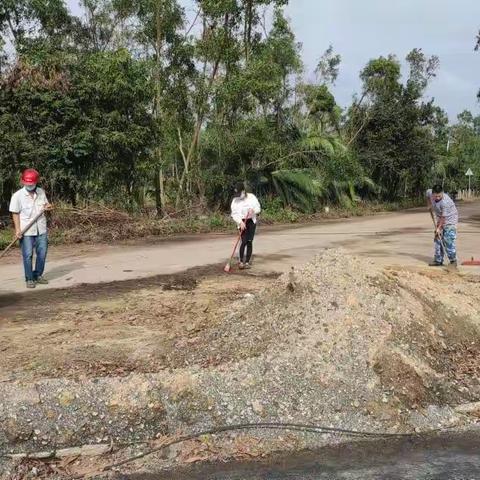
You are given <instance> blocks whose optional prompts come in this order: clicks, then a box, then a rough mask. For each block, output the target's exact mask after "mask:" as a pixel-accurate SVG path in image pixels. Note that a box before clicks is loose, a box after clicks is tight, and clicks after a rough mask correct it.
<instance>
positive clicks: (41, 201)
mask: <svg viewBox="0 0 480 480" xmlns="http://www.w3.org/2000/svg"><path fill="white" fill-rule="evenodd" d="M39 180H40V174H39V173H38V172H37V171H36V170H34V169H33V168H29V169H27V170H25V171H24V172H23V173H22V178H21V182H22V184H23V188H21V189H20V190H18V191H17V192H15V193H14V194H13V195H12V199H11V200H10V212H11V213H12V216H13V223H14V225H15V235H16V236H17V238H18V239H19V240H20V246H21V249H22V257H23V267H24V269H25V280H26V282H27V288H35V287H36V285H37V284H40V285H46V284H47V283H48V281H47V280H46V279H45V278H43V272H44V270H45V261H46V258H47V250H48V238H47V219H46V217H45V215H44V214H42V212H45V211H46V210H50V209H51V208H52V205H50V203H49V201H48V200H47V196H46V195H45V192H44V191H43V190H42V189H41V188H40V187H38V186H37V184H38V182H39ZM39 214H40V216H39V217H38V219H37V220H36V221H35V223H34V224H33V225H32V226H31V227H30V228H28V230H26V231H25V228H26V227H28V225H29V224H30V223H31V222H32V220H33V219H35V217H37V216H38V215H39ZM34 250H35V253H36V256H37V258H36V261H35V269H33V261H32V260H33V251H34Z"/></svg>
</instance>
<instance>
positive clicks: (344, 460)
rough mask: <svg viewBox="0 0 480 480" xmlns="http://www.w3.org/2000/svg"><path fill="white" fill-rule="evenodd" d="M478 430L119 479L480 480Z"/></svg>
mask: <svg viewBox="0 0 480 480" xmlns="http://www.w3.org/2000/svg"><path fill="white" fill-rule="evenodd" d="M479 435H480V432H479V431H478V429H477V431H472V432H471V433H469V434H464V435H463V434H460V435H451V436H445V435H443V436H440V437H432V438H428V437H427V438H418V439H408V440H388V441H381V442H370V443H359V444H355V443H353V444H346V445H343V446H341V447H327V448H325V449H323V450H321V451H318V452H305V453H297V454H293V455H283V456H282V457H281V458H277V459H272V460H271V461H270V462H268V461H261V462H250V463H248V462H245V463H243V464H242V463H232V464H220V465H215V464H213V465H198V466H193V467H191V468H189V469H185V470H183V471H181V470H180V471H176V472H175V471H170V472H167V473H160V472H157V473H155V464H153V465H150V468H149V470H150V473H134V474H130V475H123V476H122V475H119V480H120V479H122V480H167V479H168V480H367V479H368V480H479V479H480V455H478V445H479V440H480V437H479Z"/></svg>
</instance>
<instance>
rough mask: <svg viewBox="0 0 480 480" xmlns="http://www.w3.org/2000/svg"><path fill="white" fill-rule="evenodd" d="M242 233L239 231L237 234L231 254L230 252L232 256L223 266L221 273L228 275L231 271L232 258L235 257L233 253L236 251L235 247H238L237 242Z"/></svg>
mask: <svg viewBox="0 0 480 480" xmlns="http://www.w3.org/2000/svg"><path fill="white" fill-rule="evenodd" d="M242 233H243V232H242V231H240V233H239V234H238V237H237V241H236V242H235V245H234V247H233V252H232V255H231V257H230V258H229V259H228V262H227V264H226V265H225V267H224V269H223V271H224V272H227V273H229V272H230V270H231V269H232V260H233V256H234V255H235V252H236V250H237V247H238V242H240V239H241V238H242Z"/></svg>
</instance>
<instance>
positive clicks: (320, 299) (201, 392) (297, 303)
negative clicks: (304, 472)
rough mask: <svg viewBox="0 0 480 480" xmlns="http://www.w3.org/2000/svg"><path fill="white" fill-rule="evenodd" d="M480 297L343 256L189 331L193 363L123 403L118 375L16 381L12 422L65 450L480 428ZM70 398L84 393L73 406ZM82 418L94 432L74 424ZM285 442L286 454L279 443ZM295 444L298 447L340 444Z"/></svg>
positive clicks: (454, 278)
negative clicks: (310, 432)
mask: <svg viewBox="0 0 480 480" xmlns="http://www.w3.org/2000/svg"><path fill="white" fill-rule="evenodd" d="M245 281H247V279H246V280H245ZM479 296H480V279H479V278H478V277H473V276H472V277H471V276H461V275H459V274H453V273H447V272H444V271H441V270H435V271H432V270H417V271H414V270H400V269H393V268H391V269H384V268H381V267H378V266H376V265H374V264H373V263H371V262H369V261H367V260H364V259H360V258H356V257H352V256H350V255H347V254H346V253H345V252H343V251H341V250H329V251H325V252H324V253H323V254H321V255H319V256H318V257H317V258H315V259H314V260H313V261H312V262H311V263H309V264H307V265H306V266H304V267H302V268H300V269H298V270H295V271H292V272H290V273H288V274H285V275H283V276H282V277H280V278H279V279H277V280H275V281H273V283H272V284H271V285H270V286H269V287H267V288H265V289H264V290H263V291H257V292H255V293H253V294H252V293H247V294H245V295H244V296H243V297H242V298H241V299H239V300H236V301H235V302H234V303H233V304H232V307H231V309H230V313H228V314H226V315H225V316H224V318H223V319H222V320H218V318H217V319H216V321H215V322H213V323H212V324H211V325H210V326H209V327H208V328H207V327H206V328H203V329H202V330H201V331H195V332H191V333H189V335H190V336H192V335H193V337H192V339H191V341H186V340H185V341H183V342H182V341H179V342H178V343H177V347H178V349H179V350H181V351H182V355H181V357H182V361H181V362H179V363H180V364H181V367H174V366H173V365H174V364H171V365H170V367H169V370H168V371H166V370H163V371H161V372H159V373H151V374H147V375H146V374H138V373H132V374H131V375H129V376H126V377H123V379H122V380H121V381H120V383H121V385H122V388H123V389H124V390H125V389H127V390H128V391H131V390H132V388H134V389H135V391H137V392H143V393H142V395H143V396H139V395H127V396H126V397H125V398H123V397H122V398H120V397H119V398H120V400H119V401H118V404H116V405H115V409H112V408H109V405H111V397H112V396H113V395H114V394H113V393H112V389H113V390H114V389H115V382H117V383H118V382H119V381H118V380H116V379H115V378H113V379H109V378H108V377H104V378H101V379H97V378H86V379H80V380H63V381H62V380H59V379H57V380H41V381H38V382H36V383H35V385H34V387H32V386H28V385H20V384H14V385H13V384H12V385H10V386H9V389H8V395H7V396H8V400H9V401H8V403H9V406H7V405H6V403H5V400H6V397H5V398H4V399H3V400H4V402H3V405H4V407H3V411H2V408H1V407H0V415H1V416H2V418H4V419H10V420H11V419H12V418H14V417H15V415H16V413H15V412H14V411H13V410H12V408H13V406H12V405H13V404H15V406H14V408H16V409H17V410H18V412H17V413H18V417H19V418H20V417H22V418H24V419H25V418H26V419H27V420H28V418H31V419H32V420H31V422H30V423H28V426H29V431H33V432H35V431H36V430H38V431H41V432H42V435H43V436H42V437H41V439H42V440H43V442H45V443H48V445H52V444H54V445H55V446H56V447H70V446H74V445H71V444H69V442H63V443H62V442H60V443H59V438H60V437H59V432H61V431H62V429H63V430H70V431H72V430H75V431H74V432H71V433H72V436H71V437H70V438H74V439H75V442H74V443H75V445H78V444H79V443H85V444H88V443H96V442H98V437H99V432H101V433H102V435H100V439H102V438H103V437H104V436H105V437H106V438H108V441H113V442H114V443H125V442H128V441H131V440H134V441H142V440H146V439H148V438H152V437H153V436H154V434H155V431H156V430H155V429H157V430H159V431H158V434H166V435H172V434H174V433H177V432H190V431H192V430H194V431H198V430H203V429H208V428H212V427H216V426H223V425H226V424H237V423H254V422H268V421H275V422H282V421H283V422H298V423H315V424H319V425H324V426H329V427H338V428H343V429H353V430H367V431H377V432H412V431H426V430H431V429H437V428H442V427H451V426H462V425H468V424H471V423H474V422H475V421H478V408H477V409H475V408H473V407H472V408H465V405H466V404H470V405H475V402H478V401H479V400H480V362H479V361H478V358H479V354H480V311H479V307H478V300H477V299H478V298H479ZM206 359H208V361H205V360H206ZM131 386H134V387H132V388H131ZM127 387H128V388H127ZM29 388H30V389H32V388H33V390H34V392H36V393H35V401H34V402H32V401H30V400H29V397H28V389H29ZM59 391H61V392H63V395H66V394H68V393H69V392H73V393H72V395H70V396H69V397H68V398H69V399H70V400H71V401H69V402H68V405H67V406H65V405H64V404H63V403H65V402H63V403H62V402H61V401H60V400H61V398H60V397H59V396H58V395H57V393H56V392H59ZM65 392H66V393H65ZM82 392H86V393H87V394H88V398H87V397H85V398H83V397H82ZM105 392H109V393H108V395H107V396H105ZM0 393H1V392H0ZM152 395H153V397H154V398H155V402H154V404H155V410H154V411H153V410H152V408H149V409H147V407H144V404H145V405H147V406H149V407H151V405H153V402H152V400H151V397H152ZM0 396H1V395H0ZM107 397H108V398H107ZM127 397H128V398H127ZM140 397H141V398H140ZM59 398H60V400H59ZM15 399H16V400H15ZM142 409H144V410H145V411H147V410H148V415H149V416H148V418H146V417H145V415H143V414H142V413H141V412H142V411H143V410H142ZM52 411H53V412H54V417H55V418H56V421H52V417H51V416H50V417H49V416H48V413H49V412H52ZM20 412H21V414H20ZM95 412H101V413H102V415H98V413H97V415H95V416H92V415H94V413H95ZM119 412H120V413H119ZM155 412H158V415H157V413H155ZM100 417H101V418H100ZM144 417H145V418H144ZM157 417H158V418H157ZM135 418H138V419H139V423H140V424H142V425H143V427H142V428H139V427H138V425H136V423H135V421H134V420H135ZM102 419H103V420H102ZM102 422H103V423H102ZM17 423H18V422H17ZM17 423H15V421H10V423H8V422H6V423H4V424H3V425H4V426H3V431H2V429H0V443H3V444H4V445H9V446H10V447H12V444H11V443H10V444H9V443H8V439H9V438H11V437H12V433H11V431H8V429H9V428H10V427H8V425H13V426H12V427H11V428H10V430H12V429H14V428H15V425H16V424H17ZM137 423H138V422H137ZM79 424H80V425H87V424H88V425H89V426H90V427H91V428H89V429H84V430H79V429H78V430H77V429H75V428H72V425H79ZM109 425H111V426H112V427H111V428H110V427H108V426H109ZM64 427H65V428H64ZM114 427H115V428H114ZM14 432H15V431H14ZM272 438H274V439H275V441H276V442H277V445H276V446H275V449H277V450H278V449H279V448H280V447H279V446H278V438H279V437H278V436H273V437H272ZM21 440H22V439H21ZM287 440H288V441H287ZM287 440H286V441H285V442H286V443H285V449H292V448H293V449H299V448H303V447H306V446H312V445H314V443H313V442H324V443H331V442H332V441H334V439H332V438H326V437H321V438H319V437H315V438H314V437H308V436H305V437H303V438H302V437H294V438H291V437H288V438H287ZM219 441H220V440H219ZM223 441H225V440H223ZM212 442H213V440H208V442H207V441H206V444H205V445H207V444H208V448H213V447H212ZM70 443H71V442H70ZM287 444H288V445H287ZM205 445H203V447H205ZM25 447H29V449H32V448H39V447H42V444H41V443H40V444H37V443H35V441H34V440H33V437H29V438H28V439H24V440H22V441H19V442H17V444H16V445H15V446H14V448H12V450H15V451H21V450H24V449H25ZM203 447H202V448H203ZM205 448H206V447H205ZM200 450H201V448H200ZM197 456H198V455H197ZM200 457H201V458H202V459H204V456H202V455H200ZM206 458H208V455H206ZM136 468H138V466H137V467H136Z"/></svg>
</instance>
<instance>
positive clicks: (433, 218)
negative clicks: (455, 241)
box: [430, 210, 452, 266]
mask: <svg viewBox="0 0 480 480" xmlns="http://www.w3.org/2000/svg"><path fill="white" fill-rule="evenodd" d="M430 216H431V217H432V222H433V228H434V229H435V232H436V231H437V222H436V221H435V216H434V215H433V212H432V210H430ZM435 238H436V237H435ZM438 239H439V240H440V243H441V244H442V248H443V254H444V256H445V257H447V261H448V265H449V266H450V265H452V262H451V261H450V258H448V254H447V247H446V245H445V241H444V240H443V237H442V235H441V234H440V233H439V234H438Z"/></svg>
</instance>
